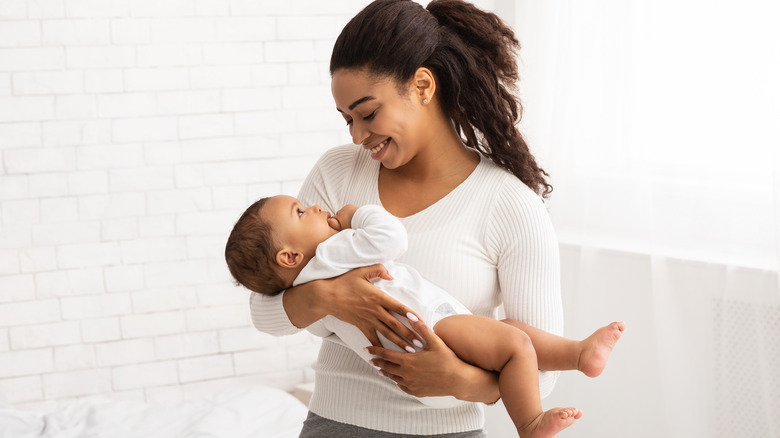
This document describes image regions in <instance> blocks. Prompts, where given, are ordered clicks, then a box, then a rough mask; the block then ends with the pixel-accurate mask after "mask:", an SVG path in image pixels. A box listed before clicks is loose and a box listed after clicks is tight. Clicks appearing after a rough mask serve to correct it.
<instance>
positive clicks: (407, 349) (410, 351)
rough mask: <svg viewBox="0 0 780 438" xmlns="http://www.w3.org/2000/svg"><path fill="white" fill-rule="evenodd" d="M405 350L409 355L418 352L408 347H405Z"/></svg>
mask: <svg viewBox="0 0 780 438" xmlns="http://www.w3.org/2000/svg"><path fill="white" fill-rule="evenodd" d="M404 349H405V350H406V351H408V352H409V353H416V352H417V350H415V349H414V348H412V347H410V346H408V345H407V346H406V347H404Z"/></svg>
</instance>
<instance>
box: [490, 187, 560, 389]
mask: <svg viewBox="0 0 780 438" xmlns="http://www.w3.org/2000/svg"><path fill="white" fill-rule="evenodd" d="M487 236H488V243H489V244H490V245H491V246H492V247H493V248H494V250H495V253H496V254H497V269H498V281H499V286H500V290H501V300H502V302H503V305H504V311H505V313H506V316H507V318H511V319H516V320H519V321H522V322H525V323H526V324H529V325H532V326H534V327H537V328H540V329H542V330H544V331H546V332H549V333H553V334H556V335H559V336H562V335H563V306H562V302H561V286H560V256H559V250H558V240H557V237H556V235H555V230H554V229H553V226H552V221H551V220H550V217H549V214H548V213H547V210H546V209H545V207H544V204H543V202H542V201H541V199H540V198H539V197H538V195H536V194H535V193H534V192H533V191H532V190H531V189H529V188H528V187H526V186H525V185H524V184H522V182H520V181H514V180H513V181H510V182H509V183H508V184H506V185H505V186H504V187H503V188H502V190H500V191H499V192H498V193H497V194H496V199H495V203H494V205H493V207H492V211H491V212H490V216H489V219H488V227H487ZM558 374H559V373H558V372H540V373H539V377H540V380H539V386H540V392H541V395H542V397H545V396H547V395H549V393H550V392H551V391H552V388H553V386H554V385H555V381H556V379H557V377H558Z"/></svg>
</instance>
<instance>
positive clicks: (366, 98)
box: [336, 96, 376, 113]
mask: <svg viewBox="0 0 780 438" xmlns="http://www.w3.org/2000/svg"><path fill="white" fill-rule="evenodd" d="M375 99H376V97H374V96H363V97H361V98H360V99H358V100H356V101H354V102H352V105H350V106H349V110H350V111H352V110H353V109H355V107H356V106H358V105H360V104H361V103H363V102H368V101H369V100H375ZM336 111H338V112H340V113H343V112H344V111H342V110H340V109H339V108H338V107H336Z"/></svg>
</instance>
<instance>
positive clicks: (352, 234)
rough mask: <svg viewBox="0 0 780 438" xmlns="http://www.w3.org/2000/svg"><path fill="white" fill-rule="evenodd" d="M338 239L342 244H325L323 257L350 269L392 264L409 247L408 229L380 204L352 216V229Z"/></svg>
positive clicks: (322, 252)
mask: <svg viewBox="0 0 780 438" xmlns="http://www.w3.org/2000/svg"><path fill="white" fill-rule="evenodd" d="M334 238H337V239H340V240H339V244H338V245H321V247H322V249H323V250H322V251H320V250H319V249H320V248H317V257H318V258H319V257H323V258H326V259H328V260H330V261H331V262H333V263H338V264H341V265H343V266H344V267H347V268H349V269H354V268H357V267H361V266H367V265H370V264H373V263H383V262H387V261H392V260H394V259H396V258H398V257H399V256H401V254H403V253H404V252H405V251H406V249H407V247H408V239H407V236H406V228H404V226H403V224H401V221H399V220H398V218H396V217H395V216H393V215H391V214H390V213H388V212H387V211H386V210H385V209H383V208H382V207H380V206H378V205H364V206H362V207H360V208H358V209H357V211H356V212H355V215H354V216H353V217H352V228H351V229H348V230H344V231H343V232H340V233H339V234H338V235H336V236H334Z"/></svg>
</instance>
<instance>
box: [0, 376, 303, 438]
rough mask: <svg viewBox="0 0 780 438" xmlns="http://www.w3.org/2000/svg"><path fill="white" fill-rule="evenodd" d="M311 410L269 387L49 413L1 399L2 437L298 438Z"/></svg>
mask: <svg viewBox="0 0 780 438" xmlns="http://www.w3.org/2000/svg"><path fill="white" fill-rule="evenodd" d="M307 411H308V410H307V408H306V406H305V405H304V404H303V403H301V402H300V401H299V400H298V399H296V398H295V397H293V396H292V395H290V394H288V393H286V392H284V391H282V390H279V389H274V388H268V387H255V388H248V389H242V390H238V391H231V392H225V393H223V394H217V395H215V396H213V397H211V398H209V399H204V400H199V401H194V402H188V403H183V404H181V405H179V406H176V407H163V406H156V405H151V404H147V403H142V402H132V401H116V400H107V399H101V398H88V399H83V400H77V401H72V402H69V403H67V404H64V405H62V406H61V407H59V408H56V409H54V410H52V411H50V412H45V413H44V412H30V411H22V410H18V409H13V408H11V407H9V406H7V405H3V404H1V403H0V437H2V438H44V437H45V438H76V437H78V438H97V437H101V438H102V437H106V438H109V437H110V438H124V437H127V438H131V437H132V438H138V437H143V438H180V437H181V438H185V437H187V438H189V437H198V438H205V437H230V438H240V437H253V438H257V437H262V438H288V437H289V438H295V437H297V436H298V434H299V433H300V431H301V426H302V424H303V420H304V419H305V418H306V413H307Z"/></svg>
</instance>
